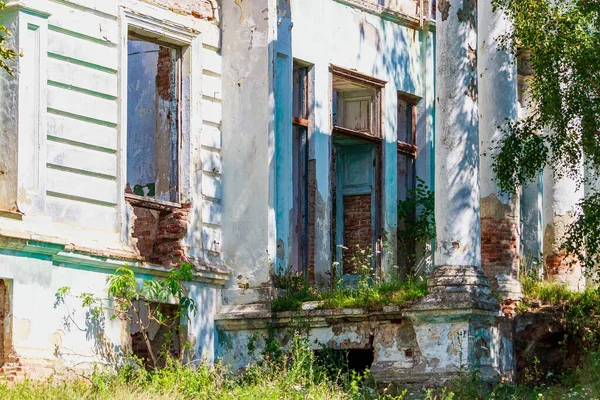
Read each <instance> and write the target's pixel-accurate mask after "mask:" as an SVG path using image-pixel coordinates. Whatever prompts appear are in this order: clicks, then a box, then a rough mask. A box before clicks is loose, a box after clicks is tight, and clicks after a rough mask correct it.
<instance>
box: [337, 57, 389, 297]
mask: <svg viewBox="0 0 600 400" xmlns="http://www.w3.org/2000/svg"><path fill="white" fill-rule="evenodd" d="M331 72H332V99H331V105H332V108H331V120H332V125H333V128H332V131H333V150H332V164H331V169H332V171H331V175H332V177H333V179H332V186H333V187H332V192H333V196H332V198H333V205H332V209H333V215H334V223H333V225H334V228H333V236H334V240H333V242H334V244H335V248H334V253H335V260H336V262H337V265H338V269H337V271H335V272H336V274H337V275H338V276H339V275H341V276H342V277H343V280H344V283H345V284H349V285H352V284H353V283H354V282H356V280H357V273H359V272H360V273H364V271H359V269H362V268H364V267H365V266H366V267H370V268H372V269H373V272H376V271H377V266H378V265H379V261H380V260H379V252H378V247H379V238H380V233H379V232H380V224H381V218H380V214H381V212H380V210H381V206H380V198H381V196H380V183H379V182H380V179H381V178H380V177H381V167H380V162H381V130H380V120H381V104H380V92H381V88H382V87H383V86H384V84H385V82H383V81H381V80H378V79H376V78H372V77H369V76H364V75H360V74H358V73H356V72H353V71H349V70H345V69H341V68H339V67H333V66H332V67H331Z"/></svg>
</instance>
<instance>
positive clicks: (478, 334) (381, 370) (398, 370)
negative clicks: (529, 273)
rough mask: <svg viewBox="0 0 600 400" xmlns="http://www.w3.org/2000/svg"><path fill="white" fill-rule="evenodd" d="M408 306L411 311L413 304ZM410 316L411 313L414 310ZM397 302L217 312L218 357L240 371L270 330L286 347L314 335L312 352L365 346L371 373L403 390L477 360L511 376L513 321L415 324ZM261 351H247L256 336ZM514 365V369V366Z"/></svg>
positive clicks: (487, 372)
mask: <svg viewBox="0 0 600 400" xmlns="http://www.w3.org/2000/svg"><path fill="white" fill-rule="evenodd" d="M407 311H410V309H409V310H407ZM407 315H408V313H407ZM407 315H404V313H403V311H401V310H400V309H398V308H394V307H390V308H389V309H387V310H383V311H371V312H369V311H367V310H364V309H344V310H311V311H301V312H300V315H298V314H297V313H278V314H271V313H265V312H262V313H261V315H260V316H259V315H258V314H253V313H249V314H246V315H245V316H241V315H240V317H241V318H240V319H236V317H232V316H231V315H229V316H222V317H217V321H216V323H217V329H218V332H219V333H218V336H219V348H218V351H217V357H219V358H221V359H222V361H223V363H224V365H229V366H231V367H232V368H233V370H234V371H237V370H239V369H241V368H244V367H245V366H246V365H248V364H249V363H251V362H252V361H253V360H256V358H257V356H258V355H259V354H260V353H261V352H262V351H263V350H264V348H265V339H267V338H268V337H269V332H268V330H267V329H266V327H265V324H266V323H267V321H268V323H269V324H270V326H271V327H273V328H275V329H274V330H273V331H271V334H272V335H273V336H272V338H273V339H274V340H277V341H278V342H279V343H281V344H282V346H283V347H284V348H285V349H289V346H290V345H291V343H292V341H291V337H292V335H293V333H294V331H300V332H302V333H304V334H307V335H308V343H309V345H310V346H311V347H312V349H313V350H320V349H322V348H323V347H325V348H329V349H342V350H352V349H365V350H372V351H373V356H374V357H373V364H372V365H371V366H370V371H371V373H372V374H373V377H374V379H375V380H376V381H377V383H378V384H380V385H382V386H384V387H385V386H387V385H389V384H392V385H394V384H396V385H398V386H399V387H400V388H405V387H414V388H419V389H421V388H423V387H427V386H439V385H441V384H442V383H444V382H445V381H447V380H449V379H454V378H457V377H458V376H459V374H460V373H461V371H463V373H464V370H467V369H468V368H469V367H468V365H470V364H472V363H474V362H476V363H478V364H477V365H478V366H479V371H480V373H481V374H482V376H483V378H484V379H488V378H490V379H497V377H498V371H502V372H503V373H506V378H507V379H509V380H510V379H512V377H513V376H514V371H513V370H512V369H511V368H512V365H513V347H512V342H511V340H510V339H509V338H510V337H511V334H510V331H511V329H512V324H511V322H510V321H509V322H508V323H506V324H505V325H506V326H501V327H498V326H496V325H495V324H492V325H490V321H491V322H493V321H494V317H490V316H485V315H476V314H473V315H471V316H469V317H467V318H463V317H458V318H457V314H455V313H453V311H442V312H440V313H439V315H437V316H436V317H435V320H431V319H429V320H420V321H419V322H415V321H414V320H412V317H410V316H409V317H407ZM255 333H258V335H256V336H254V339H256V341H255V342H254V344H255V345H256V350H254V351H253V352H249V351H248V343H249V342H250V341H252V340H253V339H252V337H253V334H255ZM507 367H508V368H507Z"/></svg>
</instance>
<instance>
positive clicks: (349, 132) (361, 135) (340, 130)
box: [333, 125, 382, 143]
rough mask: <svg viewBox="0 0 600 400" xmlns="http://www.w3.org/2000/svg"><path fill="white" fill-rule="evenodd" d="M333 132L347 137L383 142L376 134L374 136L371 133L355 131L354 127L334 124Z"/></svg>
mask: <svg viewBox="0 0 600 400" xmlns="http://www.w3.org/2000/svg"><path fill="white" fill-rule="evenodd" d="M333 133H334V134H336V135H342V136H346V137H351V138H355V139H360V140H366V141H369V142H375V143H381V141H382V139H381V138H379V137H376V136H373V135H372V134H370V133H366V132H359V131H355V130H354V129H348V128H344V127H342V126H337V125H334V126H333Z"/></svg>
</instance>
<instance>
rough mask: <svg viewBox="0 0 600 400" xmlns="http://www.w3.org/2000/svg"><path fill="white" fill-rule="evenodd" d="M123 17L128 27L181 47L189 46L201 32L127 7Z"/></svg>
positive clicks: (124, 9)
mask: <svg viewBox="0 0 600 400" xmlns="http://www.w3.org/2000/svg"><path fill="white" fill-rule="evenodd" d="M123 16H124V18H125V20H126V21H127V24H128V25H129V24H131V25H133V26H134V27H135V28H136V29H139V30H141V31H142V32H144V33H149V34H151V35H156V36H157V38H159V39H162V40H165V41H168V42H175V43H177V44H180V45H189V44H191V43H192V41H193V40H194V39H196V38H197V37H198V36H199V35H200V32H199V31H197V30H196V29H194V28H191V27H188V26H185V25H182V24H179V23H177V22H174V21H169V20H166V19H163V18H156V17H154V16H151V15H147V14H141V13H139V12H136V11H134V10H132V9H129V8H125V7H123Z"/></svg>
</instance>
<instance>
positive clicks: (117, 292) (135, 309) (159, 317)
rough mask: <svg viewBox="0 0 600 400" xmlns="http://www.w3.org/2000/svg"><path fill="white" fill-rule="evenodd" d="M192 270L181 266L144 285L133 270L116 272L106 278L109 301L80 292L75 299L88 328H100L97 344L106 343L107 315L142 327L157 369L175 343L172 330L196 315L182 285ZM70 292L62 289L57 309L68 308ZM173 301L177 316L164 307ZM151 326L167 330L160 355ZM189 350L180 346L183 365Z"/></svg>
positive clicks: (59, 290) (125, 268)
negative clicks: (153, 339) (62, 306)
mask: <svg viewBox="0 0 600 400" xmlns="http://www.w3.org/2000/svg"><path fill="white" fill-rule="evenodd" d="M192 269H193V266H192V265H191V264H182V265H181V266H180V267H179V268H178V269H172V270H171V271H169V273H168V274H167V276H166V277H165V278H164V279H148V280H144V281H143V283H142V284H141V285H140V284H138V281H137V279H136V277H135V273H134V272H133V270H132V269H130V268H128V267H121V268H119V269H117V270H116V271H115V273H114V274H112V275H110V276H108V277H107V279H106V281H107V284H108V299H102V298H99V297H96V296H94V295H93V294H92V293H81V294H79V295H77V296H75V297H76V298H77V299H79V300H80V301H81V307H82V308H84V309H87V310H88V311H87V313H86V326H87V327H95V328H98V329H99V332H98V333H96V335H97V336H98V337H97V341H98V342H100V343H103V342H104V338H103V337H102V336H103V327H104V319H105V315H108V316H109V317H110V318H111V319H115V318H119V319H120V320H122V321H127V322H129V323H130V324H134V325H136V326H137V327H139V329H140V333H141V335H142V338H143V340H144V343H145V345H146V347H147V349H148V353H149V355H150V361H151V365H150V366H151V367H153V368H158V367H159V366H160V363H159V358H161V359H167V358H169V357H168V356H169V348H170V345H171V343H172V341H173V334H172V331H173V329H176V328H179V326H177V324H180V323H181V320H182V319H187V318H188V317H189V316H190V315H193V314H195V313H196V303H195V302H194V300H193V299H191V298H188V297H187V296H185V288H184V286H183V282H185V281H189V280H190V279H192V277H193V272H192ZM70 293H71V289H70V288H69V287H66V286H65V287H61V288H59V289H58V290H57V292H56V294H55V296H56V301H55V307H57V306H58V305H60V304H63V305H65V306H66V303H65V298H66V297H67V296H69V295H70ZM172 301H174V302H176V307H175V311H174V313H168V314H165V313H164V308H163V307H162V304H165V303H170V302H172ZM71 314H72V313H71V312H69V317H68V318H67V321H69V323H75V321H74V320H73V318H72V317H71ZM152 323H155V324H157V325H158V326H164V327H167V328H168V332H167V333H166V334H165V337H164V338H165V343H164V344H163V348H161V349H160V351H161V354H160V355H158V354H156V353H155V349H153V348H152V345H151V341H150V339H149V335H148V332H149V329H150V328H151V325H152ZM75 325H76V324H75ZM78 328H79V329H80V330H86V329H83V328H80V327H78ZM186 349H189V345H187V344H186V343H183V344H182V345H181V346H180V354H179V361H180V362H183V358H184V352H185V351H186Z"/></svg>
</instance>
